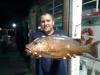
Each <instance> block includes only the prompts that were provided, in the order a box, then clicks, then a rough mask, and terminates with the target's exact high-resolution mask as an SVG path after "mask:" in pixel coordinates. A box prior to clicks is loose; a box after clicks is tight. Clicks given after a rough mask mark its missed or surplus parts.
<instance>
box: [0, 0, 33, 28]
mask: <svg viewBox="0 0 100 75" xmlns="http://www.w3.org/2000/svg"><path fill="white" fill-rule="evenodd" d="M33 1H34V0H0V27H2V26H4V25H5V24H7V23H9V22H10V21H22V20H23V19H25V17H27V16H28V14H29V9H30V8H31V7H32V5H33Z"/></svg>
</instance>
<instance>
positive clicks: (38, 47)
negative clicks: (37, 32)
mask: <svg viewBox="0 0 100 75" xmlns="http://www.w3.org/2000/svg"><path fill="white" fill-rule="evenodd" d="M46 51H48V43H47V41H46V40H45V39H43V38H38V39H35V40H34V41H33V42H31V43H29V44H27V45H26V52H27V53H29V54H32V56H35V55H38V56H39V55H42V53H43V52H46Z"/></svg>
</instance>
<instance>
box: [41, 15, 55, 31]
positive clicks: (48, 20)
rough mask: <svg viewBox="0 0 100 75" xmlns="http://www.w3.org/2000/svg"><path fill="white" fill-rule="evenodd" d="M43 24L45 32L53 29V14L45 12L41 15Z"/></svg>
mask: <svg viewBox="0 0 100 75" xmlns="http://www.w3.org/2000/svg"><path fill="white" fill-rule="evenodd" d="M41 26H42V28H43V30H44V31H45V32H50V31H52V30H53V26H54V20H53V18H52V16H51V15H49V14H45V15H42V16H41Z"/></svg>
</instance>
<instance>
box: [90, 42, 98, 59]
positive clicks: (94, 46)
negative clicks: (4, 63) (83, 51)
mask: <svg viewBox="0 0 100 75" xmlns="http://www.w3.org/2000/svg"><path fill="white" fill-rule="evenodd" d="M99 43H100V41H95V42H94V43H93V44H92V45H91V47H90V50H91V52H90V54H91V55H92V56H93V57H95V58H98V47H97V46H98V45H99Z"/></svg>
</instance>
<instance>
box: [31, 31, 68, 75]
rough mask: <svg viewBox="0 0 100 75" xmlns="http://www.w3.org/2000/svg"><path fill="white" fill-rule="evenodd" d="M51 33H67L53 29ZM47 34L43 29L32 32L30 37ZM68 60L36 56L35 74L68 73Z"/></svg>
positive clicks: (64, 74)
mask: <svg viewBox="0 0 100 75" xmlns="http://www.w3.org/2000/svg"><path fill="white" fill-rule="evenodd" d="M53 34H60V35H67V33H65V32H63V31H55V32H54V33H53ZM41 36H47V35H46V34H45V33H44V32H43V31H38V32H36V33H33V35H32V39H33V40H34V39H36V38H38V37H41ZM67 65H68V62H67V60H66V62H65V60H64V59H51V58H44V57H42V58H38V59H36V63H35V70H36V75H68V66H67Z"/></svg>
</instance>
